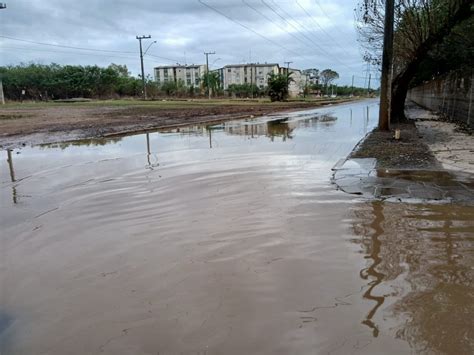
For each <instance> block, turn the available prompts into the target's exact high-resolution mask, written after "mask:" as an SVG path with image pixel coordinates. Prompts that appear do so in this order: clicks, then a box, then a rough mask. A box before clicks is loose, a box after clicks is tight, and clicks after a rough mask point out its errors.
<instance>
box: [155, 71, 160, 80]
mask: <svg viewBox="0 0 474 355" xmlns="http://www.w3.org/2000/svg"><path fill="white" fill-rule="evenodd" d="M156 77H157V78H159V77H160V71H159V70H157V71H156Z"/></svg>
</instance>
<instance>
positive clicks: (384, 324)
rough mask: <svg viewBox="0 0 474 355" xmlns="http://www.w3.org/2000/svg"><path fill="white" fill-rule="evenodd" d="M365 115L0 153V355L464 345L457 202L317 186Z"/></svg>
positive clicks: (468, 301)
mask: <svg viewBox="0 0 474 355" xmlns="http://www.w3.org/2000/svg"><path fill="white" fill-rule="evenodd" d="M377 110H378V107H377V105H376V102H375V101H365V102H359V103H352V104H345V105H340V106H334V107H326V108H323V109H317V110H312V111H304V112H295V113H291V114H287V115H279V116H270V117H263V118H258V119H252V120H247V121H245V120H244V121H234V122H227V123H223V124H221V125H214V126H193V127H187V128H181V129H179V130H173V131H168V132H154V133H148V134H140V135H135V136H128V137H123V138H116V139H114V140H91V141H85V142H76V143H72V144H58V145H49V146H42V147H33V148H24V149H21V150H15V151H12V152H6V151H1V152H0V153H1V154H2V158H1V161H0V174H1V175H0V177H1V188H0V199H1V206H0V218H1V220H0V222H1V236H0V353H1V354H2V355H3V354H43V353H44V354H95V353H109V354H319V353H330V354H349V353H363V354H367V353H370V354H381V353H384V354H404V353H413V352H416V353H418V352H426V353H451V354H468V353H470V352H471V351H472V349H473V346H474V344H473V338H474V334H473V333H474V327H473V321H472V319H473V313H474V306H473V305H474V289H473V286H472V280H473V276H474V275H473V273H474V262H473V261H474V260H473V242H474V207H473V206H469V205H463V204H456V203H450V204H429V203H391V202H388V201H385V202H384V201H375V200H363V199H361V198H360V197H358V196H353V195H349V194H345V193H344V192H342V191H338V190H337V189H336V188H335V186H334V185H332V184H331V175H332V172H331V168H332V167H333V166H334V164H335V163H336V162H337V161H338V160H340V159H341V158H344V157H346V156H347V154H349V152H350V151H351V150H352V148H353V147H354V145H355V144H356V143H357V142H358V141H359V140H360V139H361V138H362V137H363V136H364V135H365V134H366V133H367V132H368V131H370V130H371V129H372V128H373V127H374V126H375V124H376V116H377Z"/></svg>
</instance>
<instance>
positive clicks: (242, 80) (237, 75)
mask: <svg viewBox="0 0 474 355" xmlns="http://www.w3.org/2000/svg"><path fill="white" fill-rule="evenodd" d="M279 70H280V67H279V65H278V64H276V63H265V64H259V63H249V64H233V65H226V66H225V67H223V68H221V69H219V76H220V78H221V83H222V87H223V88H224V90H227V89H228V88H229V85H232V84H237V85H242V84H255V85H257V86H258V87H259V88H260V89H265V88H266V87H267V85H268V84H267V79H268V75H269V74H270V73H273V74H278V73H279Z"/></svg>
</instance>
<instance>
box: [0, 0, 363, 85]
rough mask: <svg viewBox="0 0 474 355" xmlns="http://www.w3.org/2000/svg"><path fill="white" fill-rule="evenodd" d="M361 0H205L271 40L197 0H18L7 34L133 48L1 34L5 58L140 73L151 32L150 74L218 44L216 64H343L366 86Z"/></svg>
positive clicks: (9, 13)
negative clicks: (120, 67)
mask: <svg viewBox="0 0 474 355" xmlns="http://www.w3.org/2000/svg"><path fill="white" fill-rule="evenodd" d="M356 1H357V0H335V1H329V0H298V2H296V1H292V0H288V1H282V0H265V3H264V2H262V1H261V0H246V1H245V2H246V3H248V4H249V5H250V6H247V5H246V3H245V2H244V1H242V0H225V1H218V0H203V2H205V3H206V4H208V5H209V6H212V7H214V8H216V9H217V10H218V11H220V12H222V13H224V14H225V15H226V16H229V17H231V18H232V19H234V20H235V21H238V22H239V23H241V24H242V25H244V26H247V27H248V28H250V29H252V30H254V31H256V32H258V33H260V34H261V35H262V36H264V37H266V38H267V39H268V40H266V39H264V38H262V37H260V36H259V35H257V34H255V33H253V32H252V31H250V30H248V29H245V28H243V27H241V26H239V25H238V24H236V23H234V22H232V21H231V20H229V19H228V18H226V17H224V16H222V15H220V14H218V13H216V12H214V11H213V10H211V9H209V8H208V7H205V6H203V5H202V4H201V3H199V2H198V1H197V0H175V1H151V0H137V1H125V0H114V1H112V0H104V1H94V0H84V1H80V2H79V1H72V0H50V1H39V0H16V1H13V0H11V1H9V2H7V6H8V8H7V9H5V10H1V11H0V32H1V35H3V36H9V37H14V38H19V39H26V40H30V41H37V42H45V43H55V44H61V45H68V46H75V47H87V48H96V49H103V50H114V51H123V52H131V53H105V52H90V51H82V50H74V49H66V48H58V47H48V46H43V45H35V44H32V43H25V42H19V41H14V40H10V39H5V38H0V48H1V51H2V55H1V56H0V65H8V64H18V63H20V62H30V61H34V62H40V63H44V64H48V63H51V62H56V63H60V64H83V65H86V64H98V65H104V66H105V65H108V64H109V63H111V62H114V63H120V64H126V65H127V66H128V68H129V69H130V71H131V72H132V73H134V74H137V73H138V72H139V59H138V41H137V40H136V39H135V36H136V35H141V34H146V35H148V34H150V35H151V36H152V40H156V41H157V43H156V44H154V45H153V46H152V47H151V48H150V50H149V54H151V55H153V57H152V56H147V57H146V61H145V64H146V72H147V73H150V74H151V73H152V68H153V67H154V66H156V65H160V64H171V63H172V62H180V63H184V62H185V61H186V62H187V63H203V62H204V56H203V52H204V51H205V50H213V51H216V55H215V56H213V57H212V58H211V60H210V62H211V63H213V62H214V61H215V63H214V65H213V66H214V67H218V66H222V65H225V64H231V63H240V62H244V61H252V62H257V61H258V62H278V63H280V65H283V62H284V61H292V62H293V63H292V66H293V67H296V68H301V69H304V68H313V67H315V68H319V69H325V68H332V69H335V70H336V71H338V72H339V73H340V75H341V79H340V80H339V83H341V84H350V81H351V77H352V75H356V84H358V85H363V84H364V78H363V77H364V75H365V73H364V72H363V70H364V68H365V65H364V63H363V62H362V59H361V55H360V51H359V47H358V44H357V41H356V33H355V29H354V24H353V21H354V20H353V19H354V15H353V9H354V7H355V5H356ZM266 4H267V5H266ZM269 6H270V7H271V8H273V9H274V11H276V12H277V13H278V14H280V15H281V16H282V17H284V18H285V20H286V21H284V20H283V19H282V18H280V17H279V16H278V15H277V14H275V13H274V12H273V11H272V10H271V9H270V8H269ZM252 7H253V8H254V9H255V10H254V9H252ZM321 8H322V9H321ZM305 11H306V12H307V13H309V14H310V15H311V16H308V14H307V13H306V12H305ZM262 14H263V15H262ZM148 43H150V42H148ZM275 43H277V44H278V45H276V44H275ZM282 47H284V48H285V49H284V48H282ZM157 56H159V57H163V58H167V59H169V60H167V59H163V58H158V57H157Z"/></svg>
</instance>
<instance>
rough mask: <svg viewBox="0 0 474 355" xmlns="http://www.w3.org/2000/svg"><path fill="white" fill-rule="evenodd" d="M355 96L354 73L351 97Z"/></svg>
mask: <svg viewBox="0 0 474 355" xmlns="http://www.w3.org/2000/svg"><path fill="white" fill-rule="evenodd" d="M352 96H354V75H352V85H351V97H352Z"/></svg>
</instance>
